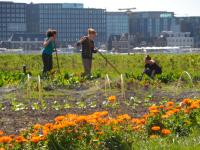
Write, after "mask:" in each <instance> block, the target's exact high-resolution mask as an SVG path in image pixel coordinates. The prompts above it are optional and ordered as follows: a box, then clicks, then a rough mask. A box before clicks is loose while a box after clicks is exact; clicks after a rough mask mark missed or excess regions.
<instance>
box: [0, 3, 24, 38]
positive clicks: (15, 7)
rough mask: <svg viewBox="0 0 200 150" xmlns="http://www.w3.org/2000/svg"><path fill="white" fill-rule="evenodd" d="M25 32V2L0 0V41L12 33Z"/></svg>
mask: <svg viewBox="0 0 200 150" xmlns="http://www.w3.org/2000/svg"><path fill="white" fill-rule="evenodd" d="M25 32H26V4H25V3H13V2H0V41H4V40H8V38H9V37H10V36H11V35H12V34H13V33H25Z"/></svg>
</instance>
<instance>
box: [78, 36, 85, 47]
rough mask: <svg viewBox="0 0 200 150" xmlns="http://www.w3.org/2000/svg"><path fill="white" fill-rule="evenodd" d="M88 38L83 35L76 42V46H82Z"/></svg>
mask: <svg viewBox="0 0 200 150" xmlns="http://www.w3.org/2000/svg"><path fill="white" fill-rule="evenodd" d="M85 40H86V37H82V38H81V39H80V40H79V41H78V42H77V44H76V46H78V47H79V46H81V44H82V43H83V42H84V41H85Z"/></svg>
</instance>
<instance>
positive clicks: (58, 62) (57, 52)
mask: <svg viewBox="0 0 200 150" xmlns="http://www.w3.org/2000/svg"><path fill="white" fill-rule="evenodd" d="M55 51H56V60H57V66H58V72H59V73H60V64H59V59H58V51H57V49H56V48H55Z"/></svg>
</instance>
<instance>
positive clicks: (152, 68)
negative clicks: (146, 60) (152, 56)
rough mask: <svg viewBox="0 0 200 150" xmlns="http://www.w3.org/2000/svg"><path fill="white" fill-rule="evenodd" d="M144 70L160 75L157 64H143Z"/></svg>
mask: <svg viewBox="0 0 200 150" xmlns="http://www.w3.org/2000/svg"><path fill="white" fill-rule="evenodd" d="M145 69H149V70H150V71H153V70H154V71H155V73H156V74H161V73H162V68H161V67H160V66H159V65H158V64H157V63H153V64H145Z"/></svg>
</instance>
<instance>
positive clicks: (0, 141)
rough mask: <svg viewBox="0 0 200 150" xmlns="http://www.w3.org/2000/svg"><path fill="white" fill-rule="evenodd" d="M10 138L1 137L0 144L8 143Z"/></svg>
mask: <svg viewBox="0 0 200 150" xmlns="http://www.w3.org/2000/svg"><path fill="white" fill-rule="evenodd" d="M11 141H12V138H11V137H10V136H2V137H0V143H10V142H11Z"/></svg>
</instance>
